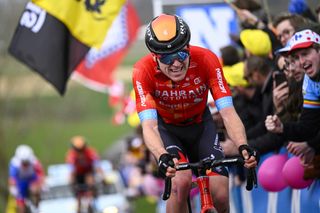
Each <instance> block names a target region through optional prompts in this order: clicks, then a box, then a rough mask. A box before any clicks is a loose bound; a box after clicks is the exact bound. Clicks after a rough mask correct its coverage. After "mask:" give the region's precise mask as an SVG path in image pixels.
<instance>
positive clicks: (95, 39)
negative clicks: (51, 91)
mask: <svg viewBox="0 0 320 213" xmlns="http://www.w3.org/2000/svg"><path fill="white" fill-rule="evenodd" d="M93 2H94V1H93V0H55V1H52V0H34V1H32V2H28V3H27V4H26V7H25V10H24V11H23V13H22V15H21V17H20V20H19V24H18V26H17V28H16V31H15V33H14V35H13V38H12V40H11V43H10V45H9V53H10V54H11V55H13V56H14V57H15V58H16V59H18V60H19V61H21V62H22V63H24V64H25V65H27V66H28V67H30V68H31V69H32V70H34V71H35V72H37V73H38V74H40V75H41V76H42V77H43V78H44V79H46V80H47V81H48V82H49V83H51V84H52V85H53V86H54V87H55V88H56V89H57V90H58V92H59V93H60V94H61V95H63V94H64V93H65V90H66V85H67V82H68V79H69V77H70V75H71V73H72V72H73V71H74V70H75V68H76V67H77V65H78V64H79V63H80V62H81V61H82V60H83V58H84V57H85V55H86V54H87V52H88V51H89V49H90V48H91V47H100V46H101V44H102V43H103V41H104V39H105V36H106V33H107V31H108V28H110V26H111V24H112V21H113V19H114V18H115V17H116V16H117V14H118V13H119V12H120V9H121V7H122V5H123V3H124V2H125V0H96V1H95V3H93ZM35 3H37V4H35Z"/></svg>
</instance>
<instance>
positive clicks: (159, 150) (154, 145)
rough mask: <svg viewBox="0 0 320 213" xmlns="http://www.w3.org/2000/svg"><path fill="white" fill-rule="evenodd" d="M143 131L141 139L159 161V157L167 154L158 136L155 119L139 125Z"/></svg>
mask: <svg viewBox="0 0 320 213" xmlns="http://www.w3.org/2000/svg"><path fill="white" fill-rule="evenodd" d="M141 125H142V129H143V137H144V141H145V144H146V146H147V148H148V149H149V150H150V152H151V153H152V154H153V155H154V156H155V157H156V159H159V157H160V155H161V154H163V153H167V151H166V150H165V148H164V146H163V143H162V140H161V138H160V134H159V131H158V121H157V120H156V119H147V120H144V121H142V123H141Z"/></svg>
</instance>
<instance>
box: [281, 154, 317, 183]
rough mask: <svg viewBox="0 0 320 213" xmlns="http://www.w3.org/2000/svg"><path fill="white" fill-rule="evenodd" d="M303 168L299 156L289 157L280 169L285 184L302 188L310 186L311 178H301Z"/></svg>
mask: <svg viewBox="0 0 320 213" xmlns="http://www.w3.org/2000/svg"><path fill="white" fill-rule="evenodd" d="M303 172H304V168H303V166H302V165H301V162H300V159H299V157H296V156H295V157H292V158H290V159H289V160H288V161H287V162H286V164H285V165H284V167H283V169H282V174H283V177H284V179H285V181H286V182H287V184H288V185H289V186H290V187H292V188H294V189H303V188H306V187H308V186H310V185H311V184H312V182H313V180H304V179H303Z"/></svg>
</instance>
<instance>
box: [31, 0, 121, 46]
mask: <svg viewBox="0 0 320 213" xmlns="http://www.w3.org/2000/svg"><path fill="white" fill-rule="evenodd" d="M32 2H33V3H35V4H36V5H38V6H40V7H41V8H43V9H44V10H46V11H47V13H49V14H51V15H52V16H54V17H55V18H57V19H59V20H60V21H61V22H63V23H64V24H65V25H66V26H67V28H68V29H69V31H70V33H71V34H72V35H73V36H74V37H75V38H77V39H78V40H79V41H81V42H82V43H84V44H86V45H88V46H90V47H95V48H100V47H101V45H102V43H103V41H104V39H105V37H106V34H107V31H108V29H109V28H110V26H111V24H112V22H113V20H114V19H115V18H116V17H117V15H118V14H119V12H120V10H121V8H122V6H123V5H124V4H125V3H126V0H54V1H53V0H32ZM52 36H54V35H52Z"/></svg>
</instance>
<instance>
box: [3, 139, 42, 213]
mask: <svg viewBox="0 0 320 213" xmlns="http://www.w3.org/2000/svg"><path fill="white" fill-rule="evenodd" d="M43 180H44V171H43V169H42V165H41V163H40V161H39V160H38V159H37V157H36V156H35V155H34V153H33V150H32V148H31V147H30V146H28V145H24V144H23V145H19V146H18V147H17V148H16V151H15V155H14V156H13V157H12V158H11V160H10V164H9V184H8V185H9V192H10V194H11V195H12V196H14V197H15V198H16V203H17V213H26V212H27V210H26V205H25V202H26V199H27V198H28V199H30V200H31V201H32V202H33V203H34V204H35V206H38V204H39V201H40V192H41V188H42V186H43Z"/></svg>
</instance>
